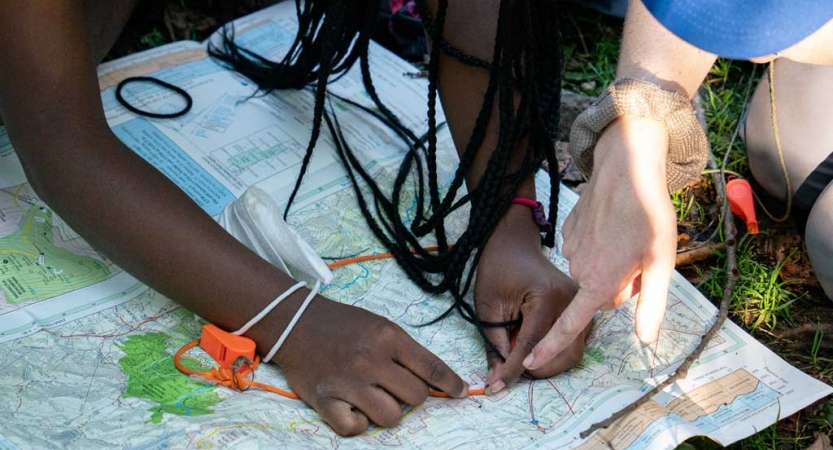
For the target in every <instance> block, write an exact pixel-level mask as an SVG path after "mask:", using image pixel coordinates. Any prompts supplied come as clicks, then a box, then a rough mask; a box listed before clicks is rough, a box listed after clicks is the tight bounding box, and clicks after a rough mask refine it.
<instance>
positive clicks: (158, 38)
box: [139, 28, 168, 48]
mask: <svg viewBox="0 0 833 450" xmlns="http://www.w3.org/2000/svg"><path fill="white" fill-rule="evenodd" d="M139 42H140V43H141V44H142V46H143V47H144V48H153V47H159V46H160V45H164V44H167V43H168V38H167V37H166V36H165V34H164V33H162V32H161V31H159V29H158V28H154V29H153V30H151V32H149V33H147V34H145V35H144V36H142V37H141V38H140V39H139Z"/></svg>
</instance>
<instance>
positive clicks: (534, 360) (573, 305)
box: [523, 289, 598, 370]
mask: <svg viewBox="0 0 833 450" xmlns="http://www.w3.org/2000/svg"><path fill="white" fill-rule="evenodd" d="M590 295H591V294H590V293H588V292H587V290H586V289H579V291H578V293H577V294H576V296H575V298H573V301H572V302H570V305H569V306H567V309H565V310H564V312H563V313H561V317H559V318H558V320H557V321H556V322H555V325H553V327H552V328H551V329H550V331H549V333H547V335H546V336H545V337H544V338H543V339H542V340H541V341H540V342H539V343H538V345H536V346H535V348H534V349H533V350H532V353H530V354H529V356H527V357H526V359H524V361H523V365H524V367H526V368H527V369H529V370H535V369H538V368H540V367H541V366H543V365H544V364H546V363H547V362H548V361H550V360H552V359H553V358H555V357H556V356H557V355H558V354H559V353H561V351H563V350H564V349H565V348H567V347H568V346H569V345H570V344H571V343H572V342H573V341H575V340H576V338H577V337H579V335H580V334H581V332H582V331H584V328H585V327H586V326H587V324H589V323H590V321H591V320H593V316H594V315H596V311H598V306H597V302H596V300H595V299H594V298H592V297H590Z"/></svg>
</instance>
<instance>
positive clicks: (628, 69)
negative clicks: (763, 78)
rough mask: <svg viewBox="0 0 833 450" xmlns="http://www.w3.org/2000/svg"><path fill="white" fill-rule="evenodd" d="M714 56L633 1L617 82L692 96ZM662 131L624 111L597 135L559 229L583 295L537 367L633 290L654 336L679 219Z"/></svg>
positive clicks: (533, 362)
mask: <svg viewBox="0 0 833 450" xmlns="http://www.w3.org/2000/svg"><path fill="white" fill-rule="evenodd" d="M715 59H716V56H715V55H713V54H710V53H707V52H704V51H702V50H699V49H697V48H695V47H693V46H691V45H690V44H688V43H686V42H684V41H682V40H681V39H679V38H678V37H676V36H674V35H673V34H671V33H670V32H669V31H668V30H666V29H665V28H663V27H662V25H660V24H659V23H658V22H657V21H656V20H655V19H654V18H653V16H651V14H650V13H649V12H648V10H647V9H646V8H645V6H644V5H643V4H642V3H641V1H639V0H633V1H632V2H631V3H630V5H629V9H628V14H627V17H626V20H625V30H624V36H623V40H622V50H621V52H620V56H619V66H618V70H617V73H616V76H617V78H635V79H641V80H647V81H650V82H653V83H655V84H657V85H659V86H660V87H662V88H663V89H666V90H674V91H678V92H681V93H682V94H684V95H686V96H688V97H691V96H693V95H694V94H695V93H696V91H697V88H698V86H700V84H701V83H702V82H703V79H704V78H705V77H706V75H707V74H708V71H709V69H710V68H711V66H712V64H714V61H715ZM667 153H668V134H667V131H666V129H665V126H664V125H663V124H662V123H661V122H659V121H656V120H652V119H645V118H639V117H633V116H628V115H624V116H621V117H620V118H618V119H617V120H615V121H614V122H612V123H611V124H610V125H609V126H608V127H607V128H606V129H605V130H604V132H603V133H602V135H601V137H600V139H599V141H598V143H597V145H596V147H595V152H594V159H593V167H594V172H593V174H592V176H591V177H590V180H589V182H588V184H587V187H586V188H585V190H584V192H583V193H582V196H581V198H580V199H579V201H578V203H577V204H576V206H575V208H574V209H573V211H572V212H571V213H570V215H569V216H568V217H567V219H566V221H565V223H564V228H563V235H564V245H563V248H562V250H563V253H564V256H565V257H566V258H567V259H568V260H569V261H570V273H571V275H572V276H573V279H574V280H575V281H576V283H578V286H579V291H578V293H577V294H576V296H575V298H574V299H573V301H572V302H571V303H570V306H569V307H568V308H567V309H566V310H565V311H564V312H563V313H562V314H561V316H560V317H559V318H558V320H557V321H556V323H555V325H554V326H553V327H552V329H551V330H550V331H549V333H547V335H546V336H545V337H544V339H543V340H542V341H541V342H540V343H539V344H538V345H537V346H536V347H535V349H534V350H533V352H532V354H531V355H530V356H529V357H527V359H526V360H525V361H524V365H525V366H526V367H527V368H528V369H532V370H534V369H537V368H539V367H541V366H543V365H544V364H547V363H548V361H550V360H552V359H553V358H554V357H556V356H557V355H558V354H560V353H561V352H562V351H563V350H564V349H566V348H569V347H570V345H571V343H572V342H573V341H574V340H576V338H577V337H578V336H580V335H581V332H582V330H584V329H585V327H586V326H587V324H588V323H590V322H591V321H592V319H593V316H594V315H595V314H596V312H597V311H598V310H600V309H611V308H615V307H617V306H619V305H621V304H622V303H624V302H625V301H627V300H628V299H629V298H631V297H632V296H633V295H636V294H637V293H638V294H639V299H638V303H637V307H636V318H635V326H636V333H637V335H638V336H639V338H640V340H642V341H643V342H646V343H647V342H652V341H654V340H655V339H656V338H657V334H658V333H659V329H660V325H661V324H662V319H663V317H664V315H665V309H666V301H667V294H668V285H669V280H670V278H671V274H672V272H673V270H674V259H675V252H676V236H677V228H676V219H675V215H674V209H673V207H672V205H671V200H670V197H669V195H668V189H667V188H666V180H665V177H666V156H667Z"/></svg>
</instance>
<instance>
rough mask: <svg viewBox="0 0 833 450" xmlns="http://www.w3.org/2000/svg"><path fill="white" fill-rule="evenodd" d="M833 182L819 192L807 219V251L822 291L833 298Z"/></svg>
mask: <svg viewBox="0 0 833 450" xmlns="http://www.w3.org/2000/svg"><path fill="white" fill-rule="evenodd" d="M831 221H833V184H830V185H828V186H827V188H826V189H825V190H824V191H823V192H822V193H821V195H820V196H819V198H818V200H817V201H816V204H815V205H814V206H813V209H812V210H811V211H810V216H809V218H808V219H807V228H806V232H805V239H806V242H807V253H808V255H809V256H810V262H811V263H813V270H814V271H815V272H816V276H817V277H818V279H819V283H821V286H822V289H824V293H825V294H827V297H828V298H831V299H833V227H831V226H830V223H831Z"/></svg>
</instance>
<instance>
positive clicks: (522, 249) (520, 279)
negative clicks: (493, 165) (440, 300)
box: [474, 205, 591, 394]
mask: <svg viewBox="0 0 833 450" xmlns="http://www.w3.org/2000/svg"><path fill="white" fill-rule="evenodd" d="M575 293H576V285H575V283H573V281H572V280H571V279H570V278H569V277H568V276H566V275H564V274H563V273H562V272H561V271H560V270H558V269H557V268H556V267H555V266H554V265H553V264H552V262H550V261H549V260H548V259H547V257H546V256H545V255H544V253H543V251H542V248H541V237H540V233H539V230H538V226H537V224H536V223H535V222H534V221H533V219H532V213H531V211H530V210H529V208H528V207H526V206H521V205H512V207H511V208H510V210H509V212H507V214H506V215H505V216H504V218H503V219H502V221H501V223H500V224H499V225H498V227H497V229H496V230H495V233H494V234H493V235H492V237H491V239H490V240H489V243H488V244H487V246H486V249H485V251H484V253H483V257H482V259H481V261H480V264H479V265H478V268H477V281H476V284H475V289H474V298H475V306H476V311H477V314H478V316H479V317H480V319H481V320H483V321H490V322H502V321H510V320H516V319H520V320H521V321H522V322H521V326H520V329H519V330H517V336H516V338H515V343H514V344H515V346H514V348H512V345H511V338H510V330H507V329H506V328H487V329H486V334H487V336H488V337H489V339H490V340H491V341H492V342H493V343H494V344H495V346H496V347H497V348H498V350H499V351H500V352H501V354H502V355H503V356H504V357H505V358H506V361H505V362H503V361H502V360H501V358H500V357H499V356H498V355H496V354H494V353H493V352H491V351H490V350H489V349H488V348H487V357H488V360H489V368H490V370H489V375H488V376H487V379H486V383H487V386H488V387H487V391H486V392H487V394H494V393H497V392H499V391H500V390H501V389H504V388H505V387H506V386H511V385H512V384H513V383H514V382H515V381H517V380H518V378H519V377H520V376H521V375H522V374H523V373H524V371H525V368H524V366H523V364H522V363H523V360H524V358H526V356H527V355H528V354H529V353H530V352H531V351H532V349H533V348H534V347H535V345H536V344H537V343H538V342H539V341H540V340H541V339H542V338H543V337H544V336H545V335H546V334H547V331H549V330H550V328H551V327H552V325H553V324H554V323H555V321H556V319H558V317H559V315H560V314H561V312H562V311H564V310H565V309H566V308H567V305H569V303H570V301H571V300H572V298H573V296H574V295H575ZM590 328H591V327H590V326H589V325H588V326H587V327H586V328H585V330H584V333H583V335H582V338H581V339H576V340H575V341H574V342H573V343H572V344H570V345H569V346H568V347H567V348H565V349H564V351H562V352H561V353H559V355H558V356H557V357H556V358H554V359H552V360H551V361H549V362H548V363H547V364H545V365H544V366H542V367H539V368H536V369H535V370H532V371H527V373H528V374H529V375H530V376H532V377H535V378H545V377H550V376H553V375H556V374H558V373H561V372H563V371H565V370H568V369H570V368H572V367H574V366H576V365H577V364H578V363H579V362H581V358H582V355H583V352H584V343H585V339H586V337H587V334H588V333H589V331H590Z"/></svg>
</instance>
